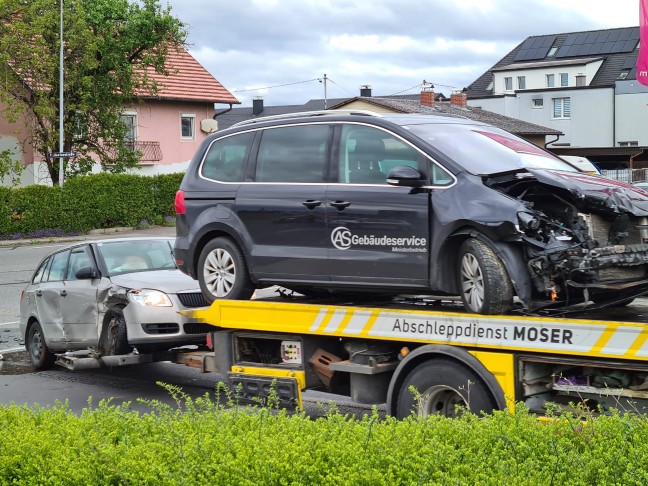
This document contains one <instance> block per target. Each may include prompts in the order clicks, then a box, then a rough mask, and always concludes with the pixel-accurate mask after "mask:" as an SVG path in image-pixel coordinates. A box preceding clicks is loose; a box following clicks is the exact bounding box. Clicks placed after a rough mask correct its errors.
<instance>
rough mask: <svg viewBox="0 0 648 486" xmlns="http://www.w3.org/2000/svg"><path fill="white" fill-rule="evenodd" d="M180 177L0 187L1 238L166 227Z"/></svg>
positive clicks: (104, 176) (108, 177)
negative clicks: (127, 227) (49, 185)
mask: <svg viewBox="0 0 648 486" xmlns="http://www.w3.org/2000/svg"><path fill="white" fill-rule="evenodd" d="M182 176H183V174H181V173H178V174H164V175H158V176H153V177H147V176H140V175H129V174H108V173H101V174H94V175H88V176H81V177H75V178H72V179H70V180H69V181H67V182H66V184H65V185H64V186H63V188H60V187H58V186H53V187H47V186H38V185H34V186H28V187H23V188H18V189H9V188H5V187H1V188H0V238H4V239H8V238H14V239H15V238H17V237H22V236H35V237H37V236H44V235H49V234H70V233H79V232H87V231H89V230H91V229H95V228H112V227H118V226H130V227H136V226H138V225H139V224H140V223H141V222H142V221H146V222H147V223H148V224H152V225H161V224H168V223H167V222H168V221H169V218H172V217H173V215H174V214H175V211H174V207H173V204H174V199H175V193H176V191H177V190H178V189H179V187H180V182H181V181H182Z"/></svg>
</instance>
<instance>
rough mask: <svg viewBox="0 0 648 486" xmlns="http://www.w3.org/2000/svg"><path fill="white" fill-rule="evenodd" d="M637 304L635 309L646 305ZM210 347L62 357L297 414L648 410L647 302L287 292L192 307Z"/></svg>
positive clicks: (77, 364) (69, 363)
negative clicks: (477, 307)
mask: <svg viewBox="0 0 648 486" xmlns="http://www.w3.org/2000/svg"><path fill="white" fill-rule="evenodd" d="M637 302H638V303H637ZM188 314H189V315H190V317H192V318H194V319H196V320H197V321H200V322H203V323H207V324H210V325H211V326H213V332H211V333H210V334H209V337H208V346H207V348H206V349H196V350H194V349H184V348H179V349H175V350H171V351H169V352H167V353H160V354H158V355H132V354H131V355H124V356H112V357H110V356H107V357H88V356H85V357H83V356H70V355H68V356H59V364H62V365H64V366H66V367H68V368H70V369H79V368H84V367H96V366H120V365H125V364H132V363H138V362H152V361H158V360H171V361H173V362H175V363H179V364H184V365H187V366H192V367H195V368H198V369H200V370H201V371H203V372H205V373H208V372H217V373H220V375H221V377H222V378H223V381H224V382H225V383H226V384H227V385H228V387H229V389H230V390H232V391H233V392H234V391H236V392H235V393H236V394H237V396H238V398H239V400H240V401H241V402H246V401H249V402H254V401H258V400H259V399H263V398H265V397H268V396H269V395H270V393H271V390H274V394H275V395H276V396H277V397H278V400H279V403H280V405H282V406H284V407H288V408H299V407H300V406H301V403H302V393H303V392H304V391H305V390H311V389H313V390H321V391H326V392H330V393H334V394H338V395H345V396H347V397H350V399H351V400H352V401H354V402H357V403H360V404H376V405H379V404H386V410H387V413H388V414H391V415H394V416H397V417H405V416H407V415H409V414H411V413H412V411H414V412H416V413H418V414H420V415H428V414H432V413H441V414H443V415H446V416H453V415H454V414H455V413H456V411H457V410H458V409H457V407H456V405H463V406H465V407H467V408H468V409H470V410H471V411H473V412H475V413H480V412H492V411H493V410H499V409H507V408H508V409H510V410H513V408H514V405H515V403H518V402H523V403H524V404H526V406H527V407H528V408H529V409H530V410H532V411H533V412H535V413H538V414H544V413H546V412H547V410H548V409H549V408H552V409H553V410H556V409H564V408H568V407H572V406H573V404H574V403H583V404H585V406H587V407H589V408H590V409H592V410H593V411H595V412H597V413H598V412H599V411H602V412H605V411H606V410H609V409H612V408H616V409H620V410H622V411H623V410H626V411H628V410H631V411H637V412H641V413H643V412H646V411H648V321H646V319H647V318H648V300H646V299H643V298H640V299H638V300H637V301H636V303H635V304H632V305H628V306H625V307H614V308H609V309H605V310H597V311H590V312H588V310H587V309H586V308H585V309H583V310H582V311H580V312H579V313H577V314H574V315H570V316H561V315H556V316H528V315H493V316H486V315H477V314H469V313H466V312H464V311H463V309H462V306H461V305H460V304H459V303H456V302H455V303H453V302H451V301H450V302H448V301H442V300H440V299H434V298H429V297H428V298H417V297H412V298H401V299H394V300H391V301H389V302H371V301H362V302H355V301H345V300H340V299H336V300H334V299H308V298H305V297H303V298H302V297H296V296H294V295H293V296H285V295H283V296H280V297H275V298H265V299H258V300H249V301H237V300H217V301H215V302H214V303H213V304H212V305H211V306H210V307H205V308H200V309H196V310H193V311H188Z"/></svg>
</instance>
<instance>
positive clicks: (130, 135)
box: [121, 112, 137, 150]
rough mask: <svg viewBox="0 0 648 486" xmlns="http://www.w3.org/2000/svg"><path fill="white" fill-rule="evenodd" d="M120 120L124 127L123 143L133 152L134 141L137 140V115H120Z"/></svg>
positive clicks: (130, 113)
mask: <svg viewBox="0 0 648 486" xmlns="http://www.w3.org/2000/svg"><path fill="white" fill-rule="evenodd" d="M121 120H122V122H123V123H124V125H126V133H125V134H124V141H125V142H126V145H128V146H129V147H130V148H131V149H132V150H135V141H136V140H137V113H135V112H126V113H122V115H121Z"/></svg>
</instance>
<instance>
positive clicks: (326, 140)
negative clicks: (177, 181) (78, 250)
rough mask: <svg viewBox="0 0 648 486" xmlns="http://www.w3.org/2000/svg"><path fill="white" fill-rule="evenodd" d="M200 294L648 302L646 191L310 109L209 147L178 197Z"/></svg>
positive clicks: (517, 144) (496, 304) (184, 257)
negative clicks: (282, 291) (646, 297)
mask: <svg viewBox="0 0 648 486" xmlns="http://www.w3.org/2000/svg"><path fill="white" fill-rule="evenodd" d="M175 206H176V213H177V222H176V228H177V238H176V243H175V256H176V261H177V264H178V265H179V267H180V269H181V270H182V271H183V272H185V273H187V274H189V275H190V276H192V277H193V278H195V279H197V280H198V281H199V283H200V286H201V289H202V292H203V293H204V295H205V298H206V299H207V300H208V301H210V302H212V301H214V300H215V299H248V298H250V296H251V295H252V294H253V292H254V290H255V289H256V288H261V287H266V286H270V285H280V286H282V287H285V288H287V289H292V290H295V291H298V292H300V293H303V294H307V295H308V294H322V293H340V294H344V293H350V292H353V293H358V292H365V293H379V294H382V295H384V294H391V295H398V294H409V295H412V294H414V295H423V294H433V295H454V296H456V295H459V296H461V299H462V301H463V303H464V307H465V308H466V309H467V310H469V311H471V312H474V313H480V314H499V313H504V312H507V311H509V310H510V309H512V308H513V307H514V306H515V307H519V308H520V309H522V310H526V311H531V310H536V309H538V308H540V307H544V306H547V305H550V306H555V307H563V306H569V305H573V304H581V303H584V302H585V303H587V302H590V303H595V304H598V305H600V306H604V305H625V304H627V303H629V302H631V301H632V300H633V299H634V297H636V296H637V295H641V294H643V293H646V292H648V272H647V268H648V193H646V192H644V191H643V190H642V189H639V188H637V187H633V186H631V185H629V184H625V183H621V182H617V181H612V180H609V179H606V178H603V177H600V176H594V175H590V174H586V173H583V172H579V171H578V170H577V169H576V168H575V167H573V166H572V165H570V164H569V163H568V162H566V161H564V160H562V159H560V158H558V157H556V156H554V155H553V154H551V153H550V152H548V151H546V150H544V149H542V148H540V147H538V146H536V145H534V144H532V143H530V142H527V141H525V140H523V139H521V138H518V137H516V136H515V135H512V134H510V133H508V132H505V131H503V130H500V129H497V128H495V127H492V126H489V125H486V124H483V123H478V122H475V121H471V120H468V119H465V118H463V117H459V116H452V115H440V114H439V115H400V114H376V113H371V112H336V111H326V112H311V113H301V114H300V113H297V114H292V115H289V116H278V117H267V118H257V119H254V120H250V121H248V122H243V123H240V124H238V125H236V126H234V127H232V128H230V129H227V130H223V131H222V132H217V133H215V134H213V135H211V136H210V137H209V138H208V139H207V140H205V142H204V143H203V144H202V145H201V146H200V148H199V149H198V151H197V153H196V154H195V156H194V158H193V160H192V162H191V164H190V166H189V168H188V170H187V172H186V174H185V176H184V179H183V181H182V185H181V188H180V190H179V191H178V193H177V196H176V201H175Z"/></svg>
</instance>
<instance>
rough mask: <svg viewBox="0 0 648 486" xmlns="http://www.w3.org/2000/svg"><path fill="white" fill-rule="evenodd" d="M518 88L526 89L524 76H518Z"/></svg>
mask: <svg viewBox="0 0 648 486" xmlns="http://www.w3.org/2000/svg"><path fill="white" fill-rule="evenodd" d="M517 78H518V89H526V77H525V76H518V77H517Z"/></svg>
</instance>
